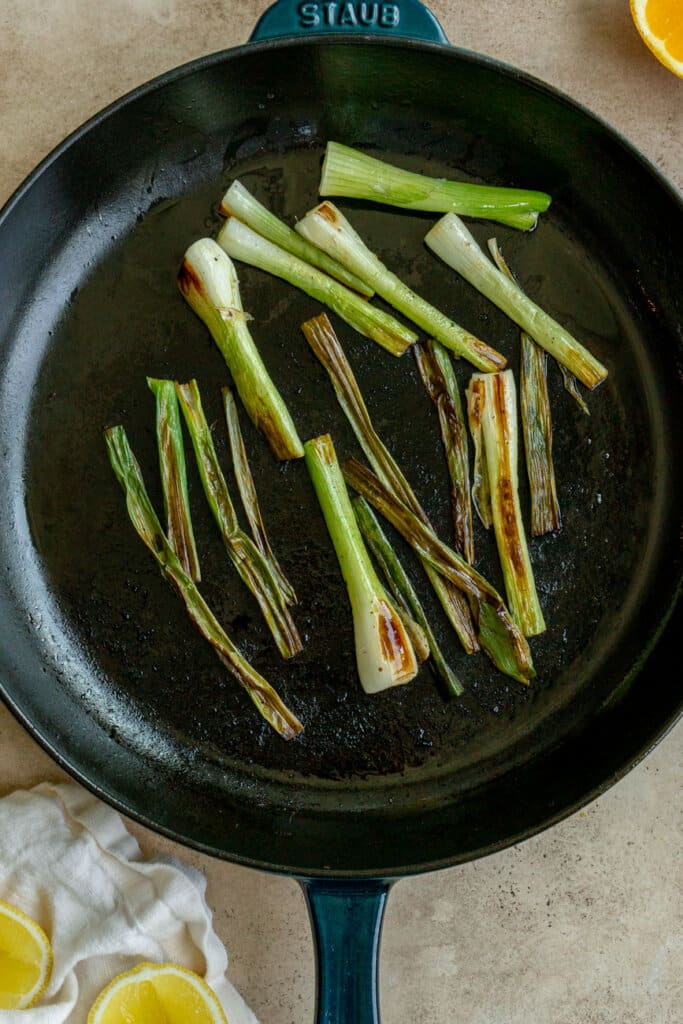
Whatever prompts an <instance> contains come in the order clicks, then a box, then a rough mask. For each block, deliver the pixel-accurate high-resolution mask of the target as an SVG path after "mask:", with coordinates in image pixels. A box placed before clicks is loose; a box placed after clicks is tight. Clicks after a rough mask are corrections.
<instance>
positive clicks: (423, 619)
mask: <svg viewBox="0 0 683 1024" xmlns="http://www.w3.org/2000/svg"><path fill="white" fill-rule="evenodd" d="M351 504H352V505H353V510H354V512H355V513H356V520H357V522H358V526H359V527H360V532H361V533H362V535H363V540H364V541H365V543H366V544H367V546H368V548H369V549H370V551H371V553H372V555H373V557H374V559H375V561H376V562H377V564H378V565H379V567H380V569H381V570H382V575H383V576H384V578H385V580H386V581H387V585H388V587H389V589H390V590H391V593H392V594H393V596H394V599H395V601H396V610H397V611H398V613H399V615H401V608H403V610H404V613H405V616H408V617H409V618H410V621H411V622H413V623H417V625H418V627H419V628H420V629H421V632H422V634H423V636H424V638H425V639H426V641H427V654H431V656H432V660H433V665H434V670H435V671H436V672H437V674H438V675H439V676H440V677H441V678H442V679H443V680H444V681H445V682H446V685H447V686H448V689H449V691H450V692H451V693H452V694H453V695H454V696H455V697H459V696H461V694H463V693H464V692H465V687H464V686H463V685H462V683H461V682H460V680H459V679H458V677H457V676H456V674H455V673H454V672H453V670H452V669H451V668H450V666H449V665H448V663H447V662H446V659H445V658H444V656H443V654H442V652H441V648H440V647H439V645H438V642H437V639H436V637H435V636H434V633H433V632H432V628H431V626H430V625H429V622H428V620H427V616H426V615H425V611H424V608H423V607H422V604H421V603H420V599H419V597H418V596H417V594H416V593H415V588H414V587H413V585H412V583H411V582H410V579H409V578H408V574H407V573H406V571H405V569H404V568H403V566H402V565H401V563H400V561H399V559H398V555H397V554H396V552H395V551H394V549H393V548H392V546H391V544H390V543H389V541H388V539H387V536H386V534H385V533H384V531H383V530H382V527H381V526H380V525H379V522H378V521H377V517H376V515H375V513H374V512H373V511H372V509H371V508H370V506H369V505H368V503H367V501H366V500H365V498H360V497H358V498H354V499H353V501H352V503H351ZM402 617H403V621H404V624H405V625H406V628H408V629H410V627H409V626H408V623H407V620H406V618H405V617H404V616H402ZM411 639H412V640H413V646H414V647H415V650H416V652H417V650H418V648H417V646H416V643H415V638H414V636H413V634H412V633H411Z"/></svg>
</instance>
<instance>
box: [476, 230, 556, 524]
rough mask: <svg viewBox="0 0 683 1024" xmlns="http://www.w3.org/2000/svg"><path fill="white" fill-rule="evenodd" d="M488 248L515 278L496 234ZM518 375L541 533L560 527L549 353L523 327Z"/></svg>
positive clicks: (533, 497) (534, 507)
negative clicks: (549, 384)
mask: <svg viewBox="0 0 683 1024" xmlns="http://www.w3.org/2000/svg"><path fill="white" fill-rule="evenodd" d="M488 247H489V252H490V253H491V255H492V257H493V259H494V260H495V263H496V266H497V267H498V269H499V270H502V272H503V273H504V274H505V275H506V276H507V277H509V278H510V280H511V281H513V282H514V281H515V279H514V277H513V275H512V271H511V270H510V268H509V266H508V265H507V263H506V262H505V259H504V258H503V254H502V253H501V251H500V249H499V248H498V243H497V242H496V239H495V238H490V239H489V241H488ZM515 283H516V282H515ZM521 346H522V350H521V360H520V376H519V405H520V410H521V413H522V436H523V438H524V451H525V454H526V469H527V476H528V478H529V489H530V493H531V533H532V534H533V536H534V537H541V536H542V535H543V534H545V533H552V532H553V530H559V528H560V525H561V518H560V505H559V502H558V500H557V485H556V483H555V469H554V467H553V421H552V416H551V412H550V398H549V396H548V379H547V372H548V356H547V353H546V352H544V351H543V349H542V348H540V347H539V346H538V345H537V344H536V342H535V341H534V340H533V339H532V338H530V337H529V335H528V334H526V332H525V331H522V336H521Z"/></svg>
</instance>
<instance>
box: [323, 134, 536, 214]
mask: <svg viewBox="0 0 683 1024" xmlns="http://www.w3.org/2000/svg"><path fill="white" fill-rule="evenodd" d="M319 191H320V195H321V196H348V197H350V198H354V199H369V200H370V201H371V202H374V203H387V204H388V205H390V206H400V207H402V208H403V209H408V210H427V211H430V212H432V213H458V214H460V215H461V216H463V217H480V218H485V219H487V220H496V221H498V222H499V223H501V224H507V225H509V226H510V227H513V228H520V229H521V230H522V231H529V230H530V229H531V228H533V227H535V225H536V221H537V220H538V215H539V213H543V212H544V211H545V210H547V209H548V207H549V206H550V202H551V200H550V196H549V195H547V194H546V193H545V192H537V191H530V190H528V189H518V188H498V187H496V186H492V185H471V184H468V183H466V182H462V181H449V180H448V179H446V178H430V177H427V176H426V175H424V174H416V173H415V172H413V171H406V170H404V169H402V168H400V167H395V166H394V165H393V164H388V163H385V162H384V161H383V160H377V159H376V158H375V157H371V156H367V155H366V154H365V153H360V152H359V151H358V150H357V149H352V148H351V147H350V146H343V145H342V144H341V143H339V142H328V144H327V152H326V154H325V161H324V163H323V169H322V177H321V180H320V189H319Z"/></svg>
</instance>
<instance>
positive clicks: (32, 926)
mask: <svg viewBox="0 0 683 1024" xmlns="http://www.w3.org/2000/svg"><path fill="white" fill-rule="evenodd" d="M51 973H52V946H51V945H50V940H49V939H48V937H47V935H46V934H45V932H44V931H43V929H42V928H41V927H40V925H39V924H36V922H35V921H32V920H31V918H30V917H27V916H26V914H24V913H22V912H21V910H18V909H17V908H16V907H13V906H11V905H10V904H9V903H5V902H4V901H3V900H0V1010H26V1009H28V1007H29V1006H34V1005H35V1004H36V1003H37V1002H38V1000H39V999H40V997H41V996H42V994H43V992H44V991H45V989H46V988H47V983H48V981H49V980H50V974H51Z"/></svg>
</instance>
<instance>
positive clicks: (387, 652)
mask: <svg viewBox="0 0 683 1024" xmlns="http://www.w3.org/2000/svg"><path fill="white" fill-rule="evenodd" d="M304 448H305V451H306V466H307V468H308V472H309V474H310V477H311V480H312V482H313V486H314V488H315V493H316V495H317V497H318V501H319V502H320V507H321V509H322V512H323V515H324V517H325V522H326V524H327V529H328V531H329V534H330V537H331V539H332V543H333V544H334V549H335V551H336V553H337V558H338V559H339V565H340V568H341V571H342V576H343V577H344V582H345V583H346V588H347V590H348V594H349V601H350V602H351V610H352V613H353V629H354V638H355V645H356V664H357V666H358V675H359V678H360V682H361V685H362V687H363V689H364V690H365V692H366V693H378V692H379V691H380V690H386V689H388V688H389V687H390V686H398V685H400V684H402V683H409V682H410V680H411V679H414V678H415V676H416V675H417V670H418V663H417V658H416V656H415V651H414V650H413V646H412V643H411V641H410V638H409V636H408V633H407V632H406V629H405V626H404V625H403V622H402V621H401V618H400V616H399V615H398V613H397V611H396V609H395V608H394V607H393V605H392V604H391V602H390V601H389V598H388V597H387V595H386V593H385V591H384V588H383V586H382V584H381V583H380V581H379V578H378V576H377V573H376V572H375V570H374V568H373V565H372V562H371V561H370V556H369V555H368V553H367V550H366V548H365V545H364V544H363V538H362V537H361V535H360V531H359V529H358V524H357V523H356V519H355V516H354V514H353V508H352V507H351V501H350V499H349V495H348V492H347V490H346V484H345V483H344V478H343V476H342V473H341V469H340V468H339V463H338V462H337V456H336V453H335V450H334V445H333V443H332V438H331V437H330V436H329V434H325V435H323V436H322V437H316V438H313V439H312V440H310V441H307V442H306V444H305V445H304Z"/></svg>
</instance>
